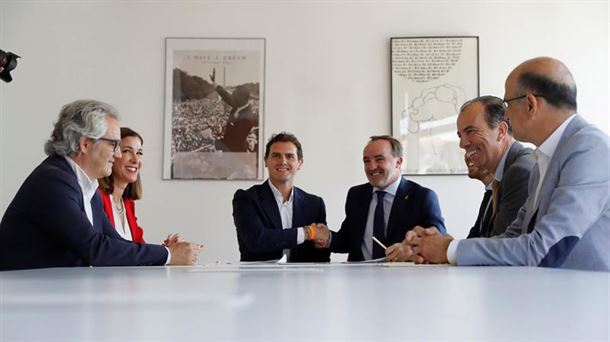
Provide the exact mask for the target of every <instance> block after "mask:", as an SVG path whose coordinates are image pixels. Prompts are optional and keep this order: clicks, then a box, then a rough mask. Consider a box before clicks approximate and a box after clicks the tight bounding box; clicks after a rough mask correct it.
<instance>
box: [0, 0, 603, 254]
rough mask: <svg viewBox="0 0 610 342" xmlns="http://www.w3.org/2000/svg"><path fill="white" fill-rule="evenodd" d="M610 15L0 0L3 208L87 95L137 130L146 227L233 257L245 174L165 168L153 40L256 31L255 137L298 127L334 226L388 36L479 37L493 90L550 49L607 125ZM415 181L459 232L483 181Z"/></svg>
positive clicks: (558, 10)
mask: <svg viewBox="0 0 610 342" xmlns="http://www.w3.org/2000/svg"><path fill="white" fill-rule="evenodd" d="M608 22H609V17H608V2H607V1H573V2H571V1H539V2H528V1H514V2H513V1H511V2H505V1H488V2H485V1H455V2H450V1H391V2H381V1H379V2H378V1H341V2H339V1H333V2H330V1H329V2H323V1H315V2H314V1H311V2H296V1H239V2H238V1H231V2H229V1H226V2H220V1H200V2H196V1H180V2H170V1H154V2H144V1H123V2H121V1H82V2H76V1H36V2H34V1H23V0H19V1H12V0H0V48H1V49H3V50H5V51H14V52H16V53H18V54H20V55H21V56H23V58H22V59H20V60H19V67H18V68H17V69H16V70H15V71H14V73H13V76H14V78H15V80H14V81H13V82H12V83H11V84H4V83H0V214H1V213H3V212H4V210H5V208H6V207H7V206H8V204H9V203H10V201H11V199H12V198H13V196H14V194H15V193H16V191H17V190H18V188H19V186H20V184H21V183H22V181H23V180H24V179H25V177H26V176H27V175H28V174H29V172H30V171H31V170H32V168H33V167H35V166H36V165H37V164H38V163H39V162H40V161H41V160H42V159H43V157H44V153H43V149H42V145H43V143H44V141H45V139H46V138H47V137H48V136H49V134H50V132H51V128H52V123H53V121H54V120H55V119H56V117H57V113H58V111H59V109H60V107H61V106H62V105H63V104H65V103H67V102H70V101H72V100H75V99H79V98H94V99H99V100H102V101H106V102H109V103H111V104H113V105H115V106H116V107H117V108H118V109H119V111H120V112H121V113H122V119H123V125H127V126H130V127H133V128H135V129H136V130H138V131H139V132H140V133H142V135H143V136H144V140H145V144H144V147H145V158H146V159H145V167H144V171H143V177H144V190H145V193H144V196H145V197H144V199H143V200H141V201H140V202H139V203H138V214H139V215H138V216H139V221H140V223H141V225H142V226H143V227H144V228H145V237H146V238H147V240H148V241H151V242H154V241H161V240H162V238H163V237H164V236H165V234H166V233H169V232H173V231H178V232H182V233H183V236H184V237H185V238H187V239H189V240H194V241H202V242H204V243H205V244H206V251H205V253H204V254H203V257H202V261H203V262H210V261H216V260H222V261H235V260H238V258H239V253H238V251H237V242H236V238H235V230H234V227H233V223H232V222H233V221H232V217H231V199H232V196H233V193H234V191H235V190H236V189H237V188H246V187H249V186H251V185H252V184H254V183H255V182H245V181H163V180H161V172H162V153H161V151H162V147H163V94H164V89H163V85H164V69H165V65H164V38H165V37H265V38H266V39H267V65H266V82H267V84H266V105H267V107H266V113H265V115H266V117H265V127H264V133H265V139H267V137H268V136H269V135H270V134H271V133H273V132H277V131H280V130H287V131H291V132H294V133H295V134H296V135H297V136H298V137H299V138H300V139H301V141H302V143H303V145H304V150H305V165H304V169H303V170H302V171H301V173H300V175H298V177H297V184H298V185H299V186H300V187H302V188H304V189H305V190H308V191H310V192H313V193H315V194H319V195H320V196H322V197H323V198H324V199H325V201H326V203H327V212H328V221H329V225H330V226H331V228H334V229H337V228H338V226H339V225H340V223H341V221H342V220H343V216H344V214H343V205H344V201H345V194H346V193H347V190H348V188H349V187H350V186H351V185H354V184H358V183H362V182H364V181H365V180H366V178H365V177H364V174H363V171H362V166H361V163H362V162H361V152H362V147H363V145H364V144H365V142H366V141H367V137H368V136H370V135H372V134H381V133H390V95H389V93H390V81H389V79H390V78H389V76H390V71H389V39H390V37H393V36H433V35H478V36H480V75H481V76H480V84H481V94H496V95H499V96H503V94H504V92H503V89H504V88H503V86H504V78H505V77H506V75H507V74H508V72H509V71H510V70H512V68H514V67H515V66H516V65H517V64H519V63H520V62H522V61H523V60H525V59H527V58H531V57H534V56H539V55H548V56H554V57H557V58H559V59H561V60H563V61H564V62H565V63H566V64H567V65H568V67H569V68H570V69H571V70H572V72H573V74H574V77H575V78H576V81H577V84H578V86H579V107H580V113H581V114H582V115H583V116H584V117H585V118H587V119H588V120H589V121H591V122H593V123H595V124H597V125H598V126H599V127H601V128H602V129H603V130H604V131H606V132H608V131H610V125H609V122H608V113H609V109H610V108H609V105H608V104H609V102H608ZM407 162H408V156H407ZM412 179H413V180H415V181H416V182H419V183H421V184H423V185H425V186H428V187H431V188H433V189H434V190H436V192H437V194H438V195H439V198H440V202H441V207H442V210H443V214H444V216H445V218H446V222H447V226H448V228H449V231H450V233H452V234H453V235H454V236H456V237H463V236H464V235H465V234H466V232H467V229H468V228H469V227H470V225H471V224H472V223H473V222H474V218H475V216H476V211H477V209H478V205H479V201H480V198H481V194H482V188H481V186H480V185H479V184H478V183H477V182H475V181H472V180H469V179H468V178H467V177H466V176H444V177H443V176H427V177H412Z"/></svg>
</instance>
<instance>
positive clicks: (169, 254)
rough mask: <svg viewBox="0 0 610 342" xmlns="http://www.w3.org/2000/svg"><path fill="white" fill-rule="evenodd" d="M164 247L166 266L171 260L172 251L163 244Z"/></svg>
mask: <svg viewBox="0 0 610 342" xmlns="http://www.w3.org/2000/svg"><path fill="white" fill-rule="evenodd" d="M163 247H165V249H166V250H167V260H165V265H166V266H167V265H168V264H169V262H170V261H171V260H172V252H170V251H169V248H167V246H163Z"/></svg>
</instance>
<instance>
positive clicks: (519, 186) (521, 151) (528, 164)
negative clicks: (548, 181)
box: [468, 142, 536, 238]
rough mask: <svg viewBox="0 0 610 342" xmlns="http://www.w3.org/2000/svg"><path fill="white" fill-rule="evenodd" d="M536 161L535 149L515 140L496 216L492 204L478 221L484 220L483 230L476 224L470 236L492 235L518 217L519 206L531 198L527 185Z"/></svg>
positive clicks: (480, 213)
mask: <svg viewBox="0 0 610 342" xmlns="http://www.w3.org/2000/svg"><path fill="white" fill-rule="evenodd" d="M535 163H536V160H535V159H534V155H533V151H532V149H531V148H527V147H525V146H523V145H521V144H520V143H519V142H515V143H514V144H513V145H512V146H511V147H510V149H509V150H508V154H507V156H506V162H505V164H504V172H503V173H502V181H501V182H500V187H499V188H498V204H497V212H496V214H495V215H494V216H493V217H492V216H491V204H490V207H489V210H488V214H487V216H486V217H485V218H480V217H479V218H477V221H479V220H481V219H482V220H483V225H482V227H483V230H482V231H479V226H478V225H476V224H475V226H474V227H472V229H470V233H469V234H468V238H472V237H492V236H496V235H500V234H502V233H504V231H506V228H507V227H508V226H509V225H510V224H511V223H512V222H513V221H514V220H515V218H517V213H518V212H519V208H521V206H522V205H523V204H524V203H525V200H526V199H527V184H528V182H529V178H530V171H531V169H532V167H534V164H535ZM480 215H483V212H481V211H479V216H480Z"/></svg>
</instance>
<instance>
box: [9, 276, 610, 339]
mask: <svg viewBox="0 0 610 342" xmlns="http://www.w3.org/2000/svg"><path fill="white" fill-rule="evenodd" d="M609 275H610V274H609V273H600V272H584V271H570V270H558V269H545V268H519V267H451V266H417V267H415V266H411V267H383V266H380V265H372V264H358V265H354V264H310V265H304V264H300V265H290V266H287V265H277V264H262V265H261V264H247V265H224V266H223V265H221V266H218V265H214V266H197V267H124V268H59V269H43V270H28V271H12V272H0V341H11V340H45V341H50V340H56V341H70V340H71V341H85V340H96V341H107V340H157V341H161V340H163V341H165V340H173V341H176V340H180V341H184V340H190V341H194V340H240V341H241V340H244V341H245V340H247V341H253V340H257V341H286V340H304V341H311V340H350V341H354V340H360V341H373V340H375V341H379V340H452V341H455V340H465V341H473V340H480V341H490V340H503V341H506V340H511V341H512V340H528V341H529V340H545V341H560V340H561V341H565V340H586V341H592V340H600V341H607V340H608V339H609V336H610V333H609V318H610V315H609V312H610V308H609V305H610V300H609V298H610V295H609V290H610V286H609V285H610V278H609Z"/></svg>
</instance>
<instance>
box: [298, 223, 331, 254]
mask: <svg viewBox="0 0 610 342" xmlns="http://www.w3.org/2000/svg"><path fill="white" fill-rule="evenodd" d="M303 231H304V232H305V240H306V241H307V240H311V242H312V243H313V245H314V247H315V248H328V247H330V238H331V235H330V230H329V229H328V227H327V226H326V225H325V224H324V223H312V224H310V225H309V226H305V227H303Z"/></svg>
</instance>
